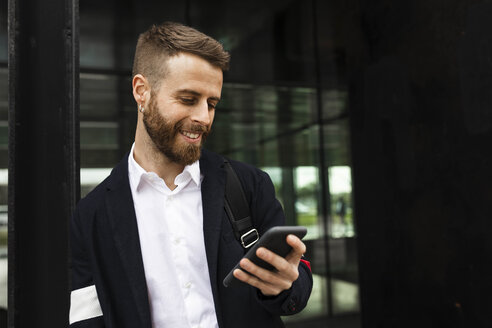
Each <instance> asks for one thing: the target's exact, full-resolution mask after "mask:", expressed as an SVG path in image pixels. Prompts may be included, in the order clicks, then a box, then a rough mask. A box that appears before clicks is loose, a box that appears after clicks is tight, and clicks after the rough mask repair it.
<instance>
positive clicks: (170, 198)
mask: <svg viewBox="0 0 492 328" xmlns="http://www.w3.org/2000/svg"><path fill="white" fill-rule="evenodd" d="M173 200H174V196H172V195H171V196H169V197H167V201H168V202H170V203H172V202H173Z"/></svg>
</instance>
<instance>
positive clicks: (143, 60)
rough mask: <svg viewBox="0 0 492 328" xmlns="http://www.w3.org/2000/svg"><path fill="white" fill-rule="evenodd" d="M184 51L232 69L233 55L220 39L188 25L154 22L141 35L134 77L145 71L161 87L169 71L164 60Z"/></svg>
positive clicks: (223, 68)
mask: <svg viewBox="0 0 492 328" xmlns="http://www.w3.org/2000/svg"><path fill="white" fill-rule="evenodd" d="M182 52H184V53H190V54H194V55H197V56H199V57H201V58H203V59H205V60H206V61H208V62H209V63H210V64H212V65H214V66H216V67H219V68H220V69H222V71H226V70H228V69H229V59H230V55H229V53H228V52H227V51H225V50H224V48H223V47H222V44H220V43H219V42H218V41H217V40H215V39H213V38H211V37H209V36H208V35H205V34H203V33H202V32H199V31H197V30H195V29H194V28H191V27H189V26H185V25H182V24H179V23H174V22H164V23H162V24H161V25H152V26H151V27H150V28H149V29H148V30H147V31H145V32H144V33H142V34H140V36H139V38H138V42H137V47H136V50H135V59H134V61H133V72H132V73H133V76H135V75H136V74H142V75H143V76H145V77H146V78H147V79H148V80H149V82H150V84H151V86H152V87H158V84H159V81H160V80H161V79H162V78H163V76H164V74H165V73H166V72H165V68H166V67H165V65H162V63H163V62H165V61H166V60H167V59H168V58H170V57H172V56H176V55H178V54H179V53H182Z"/></svg>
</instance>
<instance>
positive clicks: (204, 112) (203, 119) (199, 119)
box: [191, 101, 211, 126]
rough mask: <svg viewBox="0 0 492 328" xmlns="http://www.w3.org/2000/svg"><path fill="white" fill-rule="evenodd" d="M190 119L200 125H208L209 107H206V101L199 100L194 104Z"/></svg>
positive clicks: (209, 120) (209, 121)
mask: <svg viewBox="0 0 492 328" xmlns="http://www.w3.org/2000/svg"><path fill="white" fill-rule="evenodd" d="M191 119H192V121H193V122H196V123H199V124H202V125H206V126H208V125H210V123H211V119H210V109H209V108H208V103H207V102H206V101H204V102H200V103H199V104H198V105H197V106H195V108H194V109H193V114H192V117H191Z"/></svg>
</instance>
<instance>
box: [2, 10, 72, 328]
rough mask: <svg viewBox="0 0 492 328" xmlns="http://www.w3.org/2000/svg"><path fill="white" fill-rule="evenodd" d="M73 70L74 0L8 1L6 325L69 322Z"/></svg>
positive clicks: (29, 325)
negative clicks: (7, 247) (7, 290)
mask: <svg viewBox="0 0 492 328" xmlns="http://www.w3.org/2000/svg"><path fill="white" fill-rule="evenodd" d="M78 67H79V63H78V1H77V0H50V1H43V0H9V203H8V204H9V241H8V243H9V245H8V246H9V309H8V312H9V323H8V326H9V327H14V326H15V328H23V327H26V328H27V327H37V328H40V327H50V328H51V327H65V326H66V325H67V323H68V311H69V293H68V286H69V278H68V277H69V275H68V264H69V263H68V259H69V257H68V254H69V252H68V221H69V218H70V216H71V213H72V210H73V208H74V206H75V203H76V201H77V200H78V198H79V138H78V135H79V132H78V131H79V128H78V107H79V97H78Z"/></svg>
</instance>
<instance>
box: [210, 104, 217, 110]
mask: <svg viewBox="0 0 492 328" xmlns="http://www.w3.org/2000/svg"><path fill="white" fill-rule="evenodd" d="M215 106H217V104H213V103H208V109H215Z"/></svg>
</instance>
